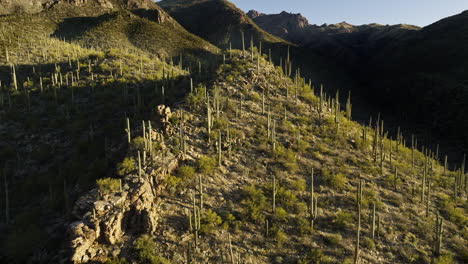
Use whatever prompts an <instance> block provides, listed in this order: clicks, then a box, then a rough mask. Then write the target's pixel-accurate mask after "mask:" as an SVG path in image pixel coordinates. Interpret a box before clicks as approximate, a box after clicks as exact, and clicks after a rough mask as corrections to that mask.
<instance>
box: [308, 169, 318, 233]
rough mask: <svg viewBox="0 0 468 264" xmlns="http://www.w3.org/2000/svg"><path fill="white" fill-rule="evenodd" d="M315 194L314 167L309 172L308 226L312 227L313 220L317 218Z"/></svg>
mask: <svg viewBox="0 0 468 264" xmlns="http://www.w3.org/2000/svg"><path fill="white" fill-rule="evenodd" d="M317 201H318V199H317V196H315V194H314V169H313V168H312V172H311V174H310V228H311V229H313V228H314V222H315V220H316V219H317V212H318V210H317V205H318V202H317Z"/></svg>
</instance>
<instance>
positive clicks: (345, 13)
mask: <svg viewBox="0 0 468 264" xmlns="http://www.w3.org/2000/svg"><path fill="white" fill-rule="evenodd" d="M230 1H231V2H233V3H234V4H236V5H237V7H239V8H240V9H242V10H244V11H245V12H247V11H249V10H250V9H255V10H257V11H260V12H262V13H267V14H273V13H279V12H281V11H283V10H284V11H287V12H291V13H301V14H302V15H303V16H305V17H306V18H307V19H308V20H309V23H311V24H319V25H320V24H323V23H328V24H334V23H338V22H342V21H346V22H348V23H350V24H354V25H361V24H369V23H379V24H412V25H417V26H427V25H429V24H432V23H434V22H436V21H438V20H440V19H442V18H445V17H448V16H451V15H455V14H458V13H461V12H462V11H464V10H467V9H468V0H230Z"/></svg>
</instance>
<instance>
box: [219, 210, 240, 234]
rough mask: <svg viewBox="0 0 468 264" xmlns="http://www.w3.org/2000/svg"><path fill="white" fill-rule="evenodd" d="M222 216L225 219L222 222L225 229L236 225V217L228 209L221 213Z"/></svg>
mask: <svg viewBox="0 0 468 264" xmlns="http://www.w3.org/2000/svg"><path fill="white" fill-rule="evenodd" d="M220 216H221V219H222V221H223V223H222V224H221V227H222V228H223V229H224V230H228V229H229V227H232V226H233V225H234V222H235V221H236V217H235V216H234V215H233V214H231V213H229V212H227V211H222V212H221V213H220Z"/></svg>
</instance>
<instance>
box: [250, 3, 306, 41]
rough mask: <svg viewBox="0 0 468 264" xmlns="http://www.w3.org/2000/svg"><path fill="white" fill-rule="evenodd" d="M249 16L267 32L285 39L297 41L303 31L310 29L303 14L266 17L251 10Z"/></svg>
mask: <svg viewBox="0 0 468 264" xmlns="http://www.w3.org/2000/svg"><path fill="white" fill-rule="evenodd" d="M247 15H248V16H249V17H250V18H251V19H252V20H254V22H255V23H256V24H257V25H258V26H259V27H260V28H262V29H264V30H265V31H267V32H269V33H271V34H273V35H275V36H278V37H281V38H283V39H287V40H291V39H296V38H297V37H298V36H297V35H300V34H302V31H303V30H304V29H305V28H307V27H310V26H311V25H310V24H309V21H307V19H306V18H305V17H303V16H302V15H301V14H292V13H288V12H285V11H283V12H281V13H280V14H274V15H265V14H262V13H259V12H258V11H255V10H250V11H249V12H248V13H247Z"/></svg>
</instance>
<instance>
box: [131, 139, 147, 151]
mask: <svg viewBox="0 0 468 264" xmlns="http://www.w3.org/2000/svg"><path fill="white" fill-rule="evenodd" d="M130 148H131V149H132V150H134V151H141V152H143V150H145V139H144V138H143V137H136V138H134V139H133V140H132V143H131V144H130Z"/></svg>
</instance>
